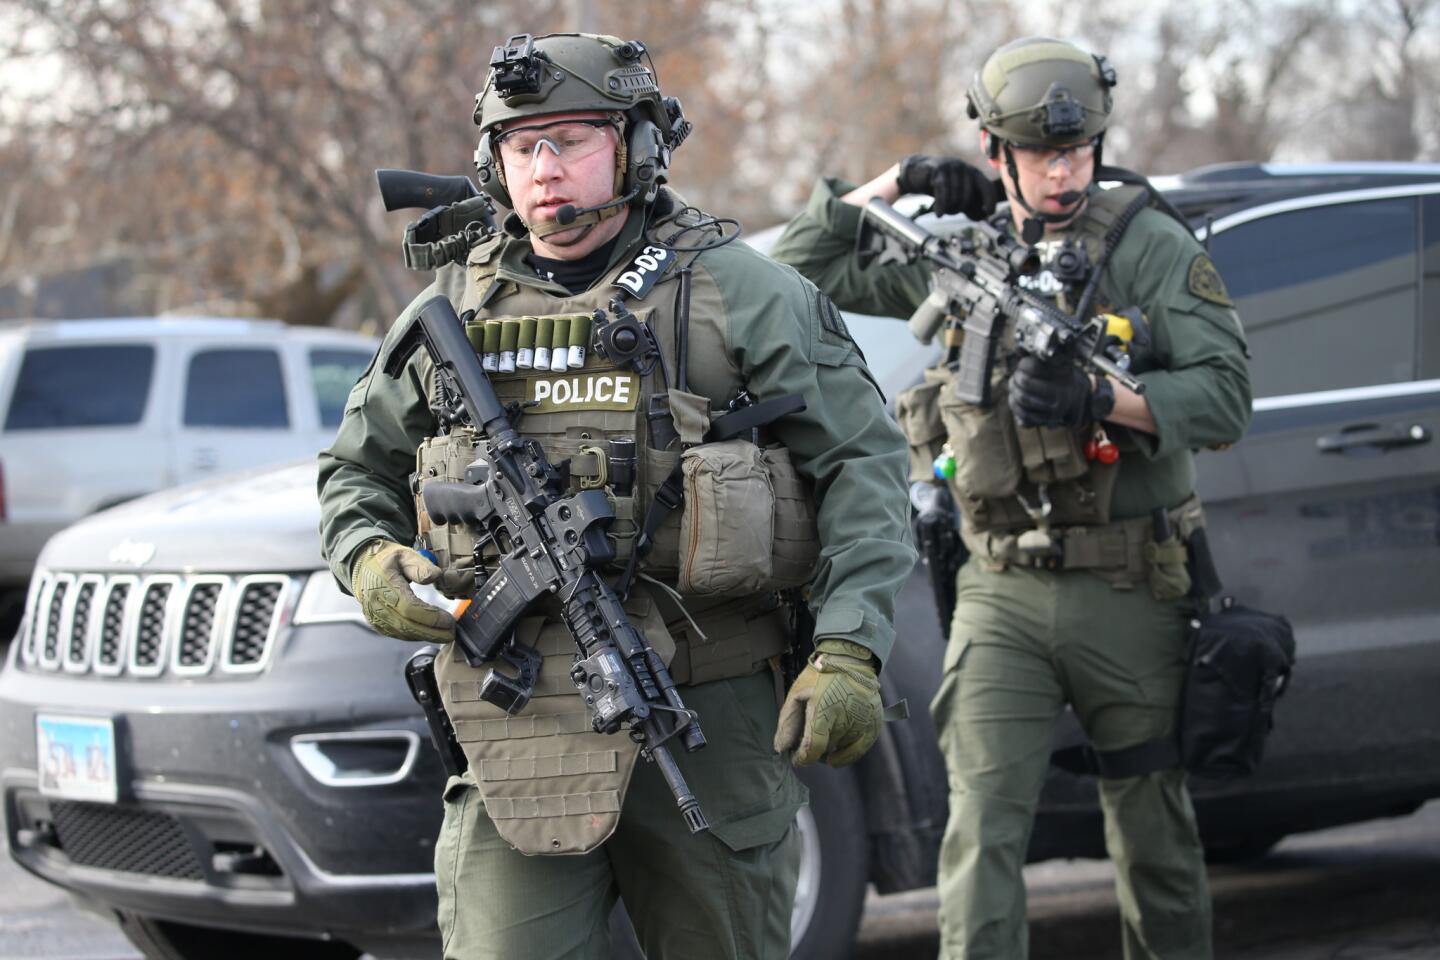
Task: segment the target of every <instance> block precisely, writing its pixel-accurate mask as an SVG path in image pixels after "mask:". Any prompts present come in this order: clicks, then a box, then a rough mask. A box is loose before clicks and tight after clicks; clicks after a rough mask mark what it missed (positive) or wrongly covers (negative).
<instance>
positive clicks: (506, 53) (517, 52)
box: [490, 33, 545, 98]
mask: <svg viewBox="0 0 1440 960" xmlns="http://www.w3.org/2000/svg"><path fill="white" fill-rule="evenodd" d="M490 69H491V71H493V72H492V74H491V77H492V82H493V83H494V84H495V89H496V91H497V92H498V93H499V94H500V96H502V97H507V98H508V97H513V96H518V95H520V94H530V95H534V94H537V93H539V92H540V81H541V75H542V74H543V73H544V72H545V55H544V54H543V53H536V52H535V38H534V37H533V36H532V35H530V34H528V33H517V34H515V35H514V36H512V37H510V38H509V39H508V40H506V41H505V44H504V45H503V46H499V47H496V48H495V50H494V52H493V53H491V54H490Z"/></svg>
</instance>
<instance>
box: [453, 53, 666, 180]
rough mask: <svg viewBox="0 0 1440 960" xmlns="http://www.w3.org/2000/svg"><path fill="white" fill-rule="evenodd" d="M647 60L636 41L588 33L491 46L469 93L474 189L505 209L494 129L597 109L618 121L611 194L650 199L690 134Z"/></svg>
mask: <svg viewBox="0 0 1440 960" xmlns="http://www.w3.org/2000/svg"><path fill="white" fill-rule="evenodd" d="M647 55H648V54H647V51H646V49H645V45H644V44H643V43H641V42H640V41H638V40H620V39H619V38H617V37H609V36H597V35H594V34H586V33H555V34H549V35H546V36H542V37H532V36H531V35H530V34H528V33H522V34H517V35H515V36H512V37H510V38H509V39H508V40H506V41H505V44H504V45H503V46H499V47H496V48H495V50H494V53H492V54H491V56H490V73H489V75H488V76H487V77H486V80H485V87H484V89H482V90H481V91H480V92H479V93H477V94H476V95H475V115H474V119H475V123H476V125H477V126H479V127H480V131H481V134H480V145H479V146H478V147H477V148H476V150H475V169H476V172H477V174H478V179H479V181H480V189H481V190H483V191H484V192H486V193H487V194H489V195H490V196H491V197H493V198H494V199H495V200H497V201H499V202H500V203H501V204H503V205H505V206H507V207H509V206H511V202H510V192H509V190H507V189H506V187H505V176H504V171H503V168H502V167H501V165H500V163H499V161H498V159H497V157H496V156H495V152H494V150H493V149H492V143H493V140H494V136H495V134H496V132H497V130H498V128H499V126H500V124H502V123H504V122H505V121H507V120H514V119H516V118H517V117H538V116H543V115H545V114H552V113H569V112H572V111H581V110H598V111H603V112H605V113H611V114H616V115H618V117H619V118H620V119H619V121H618V122H619V125H620V127H621V130H620V132H621V144H622V151H621V156H620V159H619V163H620V164H621V169H620V170H619V171H618V176H617V178H616V179H617V183H616V189H617V190H618V191H620V194H621V195H622V196H624V195H628V194H630V193H631V192H632V191H634V196H633V198H632V202H634V203H636V204H648V203H650V202H652V201H653V200H654V199H655V196H656V193H657V191H658V189H659V186H660V184H661V183H663V182H665V179H666V173H667V171H668V169H669V166H670V151H672V150H673V149H675V148H676V147H678V146H679V145H680V143H681V141H683V140H684V139H685V137H686V136H687V135H688V134H689V133H690V130H691V124H690V122H689V121H688V120H686V119H685V117H684V114H683V112H682V111H681V109H680V101H679V100H677V99H676V98H674V97H662V96H661V95H660V88H659V86H657V85H656V83H655V76H654V74H653V73H652V72H651V71H650V69H649V68H647V67H646V66H645V65H644V64H643V63H641V62H640V61H641V58H642V57H645V56H647Z"/></svg>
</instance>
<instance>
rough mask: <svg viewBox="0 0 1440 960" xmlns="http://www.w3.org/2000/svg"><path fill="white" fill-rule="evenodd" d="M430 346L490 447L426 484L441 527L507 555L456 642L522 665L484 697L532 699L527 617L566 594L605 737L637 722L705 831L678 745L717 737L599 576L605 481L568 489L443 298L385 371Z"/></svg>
mask: <svg viewBox="0 0 1440 960" xmlns="http://www.w3.org/2000/svg"><path fill="white" fill-rule="evenodd" d="M421 346H424V347H425V350H426V352H427V353H428V354H429V356H430V359H431V360H432V361H434V363H435V369H436V371H437V373H438V374H439V375H440V377H441V379H442V381H443V383H444V385H445V388H446V390H447V391H448V395H449V396H451V397H454V398H456V399H455V406H454V408H453V410H452V411H451V412H450V419H451V420H452V422H455V423H460V424H466V425H468V426H470V427H471V428H473V429H474V430H475V431H476V433H478V434H481V435H483V436H484V438H485V457H484V458H477V459H476V460H475V462H474V463H472V464H470V466H469V467H467V468H466V470H465V482H464V483H446V482H437V483H430V484H427V485H426V486H425V487H424V490H423V492H422V494H421V496H422V498H423V500H424V503H425V510H426V512H427V513H428V514H429V515H430V517H431V519H433V520H434V521H435V522H436V523H464V524H468V525H470V526H471V527H472V528H474V530H475V531H476V533H477V534H478V535H479V543H478V544H477V546H476V554H477V559H478V558H479V552H480V550H481V549H482V547H483V546H490V547H493V548H494V549H495V550H496V551H497V552H498V553H499V561H498V565H497V566H496V567H495V569H494V572H493V573H491V574H490V575H489V576H482V575H480V574H478V573H477V577H476V584H475V593H474V597H473V598H472V600H471V601H470V604H469V606H468V607H467V608H466V609H465V611H464V612H463V613H462V614H461V615H460V617H459V619H458V620H457V622H456V625H455V628H456V629H455V642H456V644H457V645H458V647H459V649H460V651H461V652H462V653H463V654H464V656H465V659H466V661H467V662H468V663H469V664H470V665H471V666H474V667H480V666H484V665H486V664H492V663H494V662H495V661H496V660H499V661H500V662H502V663H506V664H508V665H509V666H510V667H511V668H512V669H513V670H514V671H515V672H516V675H515V676H509V675H507V674H504V673H502V672H500V671H499V670H496V669H494V668H493V667H492V669H491V670H490V672H489V673H488V674H487V675H486V677H485V679H484V681H482V683H481V687H480V696H481V698H482V699H484V700H487V701H489V702H491V703H494V704H496V705H497V706H499V707H501V708H502V709H504V710H505V711H506V712H507V713H511V714H514V713H517V712H519V711H520V710H521V709H522V708H523V707H524V706H525V704H526V703H528V702H529V700H530V694H531V692H532V691H533V690H534V686H535V678H536V676H537V675H538V674H539V671H540V663H541V658H540V654H539V653H538V652H537V651H536V650H535V649H534V648H532V647H528V646H525V645H524V644H521V643H520V642H518V641H517V640H516V639H515V625H516V622H517V621H518V620H519V619H520V617H521V616H522V615H523V614H524V613H525V612H526V611H527V610H529V609H530V608H531V607H532V606H534V604H535V603H536V602H537V601H539V600H540V599H541V598H543V597H546V596H554V597H555V598H556V600H557V601H558V602H559V606H560V616H561V619H562V620H563V622H564V624H565V627H566V628H567V629H568V630H569V631H570V635H571V636H572V637H573V638H574V640H575V645H576V647H577V652H576V656H575V662H574V664H573V666H572V667H571V669H570V679H571V681H572V682H573V683H574V684H575V689H576V690H578V691H579V693H580V696H581V697H582V698H583V699H584V700H585V705H586V707H587V708H588V709H589V711H590V723H591V726H592V727H593V728H594V729H595V730H596V731H597V732H599V733H616V732H617V731H619V730H620V729H622V728H628V729H629V732H630V736H631V737H632V738H633V739H634V740H635V741H636V742H638V743H639V744H640V750H641V754H642V755H643V756H644V757H645V758H646V759H647V760H651V761H653V762H654V763H655V764H656V765H657V766H658V767H659V768H660V773H661V775H662V776H664V778H665V782H666V783H667V784H669V786H670V791H671V792H672V793H673V794H674V795H675V802H676V804H677V805H678V806H679V807H680V813H681V815H682V816H683V817H684V818H685V823H686V825H687V826H688V827H689V828H690V832H691V833H698V832H699V831H701V830H704V829H706V828H707V826H708V824H707V823H706V820H705V815H704V813H703V812H701V810H700V803H699V801H698V800H696V799H695V795H694V794H692V793H691V792H690V788H689V786H687V785H686V783H685V777H684V776H683V775H682V774H681V772H680V768H679V766H677V765H676V763H675V758H674V757H672V756H671V755H670V748H669V746H668V743H669V741H670V740H672V739H674V738H677V737H678V738H679V740H680V742H681V743H682V744H683V745H684V747H685V749H686V751H688V752H694V751H695V750H699V749H700V748H701V747H703V746H705V735H704V734H703V733H702V732H701V730H700V723H699V720H698V718H697V717H696V715H695V712H694V711H692V710H688V709H686V707H685V704H684V703H683V702H682V701H681V699H680V694H679V693H678V692H677V691H676V689H675V683H674V681H673V680H672V679H671V677H670V671H669V670H668V669H667V668H666V666H665V663H664V661H662V660H661V659H660V656H659V655H658V654H657V653H656V652H655V650H654V648H652V647H651V646H650V644H649V642H648V641H646V639H645V635H644V634H643V633H641V632H640V631H639V630H637V629H636V628H635V627H634V626H633V625H632V624H631V623H630V620H629V617H627V616H626V614H625V610H624V608H623V607H622V606H621V601H620V598H619V597H618V596H616V594H615V591H614V590H613V589H611V587H610V585H609V584H608V583H606V582H605V580H604V579H603V578H602V577H601V576H600V575H599V573H598V572H597V571H598V569H599V568H600V567H601V566H602V565H603V564H605V563H607V562H609V561H610V560H612V559H614V547H613V546H611V544H610V541H609V540H607V539H606V537H605V529H606V527H607V526H609V524H610V523H611V521H613V520H614V516H615V514H614V508H612V507H611V506H610V503H609V501H608V500H606V498H605V494H604V492H603V491H600V490H583V491H581V492H579V493H576V494H571V495H568V496H567V495H564V494H563V492H562V491H563V490H564V485H563V483H562V480H561V475H560V473H559V471H557V470H556V468H555V467H554V466H553V465H552V464H551V463H550V461H549V459H548V458H547V457H546V456H545V452H544V450H543V449H541V447H540V445H539V444H538V443H537V442H535V441H534V440H527V439H525V438H524V437H522V436H520V435H519V433H518V432H516V430H515V427H514V425H513V424H512V423H511V412H510V411H508V410H507V409H506V408H505V407H504V406H503V405H502V404H501V403H500V400H499V398H498V397H497V396H496V395H495V389H494V387H492V386H491V384H490V380H489V378H488V377H487V376H486V375H485V371H484V369H483V368H482V367H481V365H480V359H479V357H477V356H476V355H475V349H474V347H472V346H471V345H470V342H469V341H468V340H467V339H466V338H465V333H464V331H463V325H462V322H461V320H460V318H459V317H457V316H456V315H455V309H454V307H452V306H451V305H450V301H449V300H447V299H446V298H445V297H443V296H437V297H434V298H432V299H431V300H429V301H427V302H426V303H425V304H424V305H423V306H422V307H421V308H420V309H419V310H418V311H417V312H416V314H415V316H414V317H413V318H412V319H411V320H410V322H409V324H408V325H407V326H406V327H405V329H404V330H403V331H402V333H401V334H400V336H399V338H398V340H397V341H396V343H395V346H394V348H393V349H392V350H391V352H390V354H389V356H388V357H387V358H386V359H385V364H384V370H385V373H386V374H387V375H389V376H391V377H399V376H400V375H401V373H402V371H403V369H404V366H405V363H406V361H407V360H408V359H409V358H410V356H411V354H413V353H414V352H415V350H416V349H417V348H419V347H421Z"/></svg>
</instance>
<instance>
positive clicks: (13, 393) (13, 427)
mask: <svg viewBox="0 0 1440 960" xmlns="http://www.w3.org/2000/svg"><path fill="white" fill-rule="evenodd" d="M377 343H378V341H377V340H376V339H375V338H373V337H364V336H361V335H359V334H355V333H350V332H347V331H342V330H332V329H328V328H321V327H287V326H285V325H284V324H282V323H279V322H278V321H274V320H234V319H209V318H180V317H176V318H133V319H114V320H59V321H26V322H12V323H6V324H3V325H0V593H7V592H8V593H11V594H12V595H13V592H14V590H15V589H16V588H19V587H23V585H24V583H25V582H26V580H27V579H28V578H29V576H30V570H31V566H32V565H33V563H34V560H35V557H36V556H37V555H38V554H39V552H40V547H41V546H42V545H43V544H44V542H45V540H46V539H47V538H49V536H50V535H51V534H53V533H55V532H56V531H57V530H59V529H60V528H61V527H64V526H65V525H66V524H69V523H70V522H72V521H74V520H76V519H78V518H79V517H83V516H85V515H87V514H90V513H94V512H95V511H96V510H101V509H104V508H105V507H109V506H113V505H114V504H117V503H121V502H123V501H125V500H129V499H131V498H133V497H137V496H139V495H141V494H144V493H150V492H151V491H154V490H159V489H162V488H164V487H169V486H174V485H176V484H180V483H186V482H189V481H192V480H198V479H202V478H205V477H209V476H212V475H217V474H220V473H224V472H227V471H231V470H238V469H241V468H246V467H255V466H262V465H265V464H271V463H279V462H282V461H286V460H294V459H295V458H297V457H303V456H308V455H311V454H314V453H316V452H318V451H319V450H320V449H321V448H323V447H324V446H326V445H327V444H328V443H329V442H330V439H331V437H333V436H334V433H335V429H336V427H337V426H338V425H339V423H340V417H341V414H342V412H343V410H344V405H345V397H346V395H347V394H348V393H349V390H350V387H351V385H352V384H354V382H355V381H356V379H357V378H358V377H359V375H360V373H361V371H362V370H364V368H365V366H366V364H367V363H369V361H370V357H371V355H372V354H373V353H374V352H375V347H376V345H377Z"/></svg>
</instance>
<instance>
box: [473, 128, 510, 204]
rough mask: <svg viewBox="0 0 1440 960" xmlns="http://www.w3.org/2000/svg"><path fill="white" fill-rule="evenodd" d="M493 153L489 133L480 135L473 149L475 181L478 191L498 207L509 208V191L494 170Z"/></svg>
mask: <svg viewBox="0 0 1440 960" xmlns="http://www.w3.org/2000/svg"><path fill="white" fill-rule="evenodd" d="M495 164H496V160H495V153H494V151H492V150H491V149H490V131H489V130H486V131H485V132H484V133H483V134H481V135H480V144H479V145H478V146H477V147H476V148H475V179H476V180H478V181H479V182H480V191H481V192H482V193H485V194H486V195H488V196H489V197H490V199H492V200H494V201H495V202H496V203H498V204H500V206H502V207H505V208H507V209H508V208H509V207H510V206H511V203H510V191H509V190H507V189H505V183H504V180H503V178H502V177H501V176H500V171H499V170H498V169H496V166H495Z"/></svg>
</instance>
